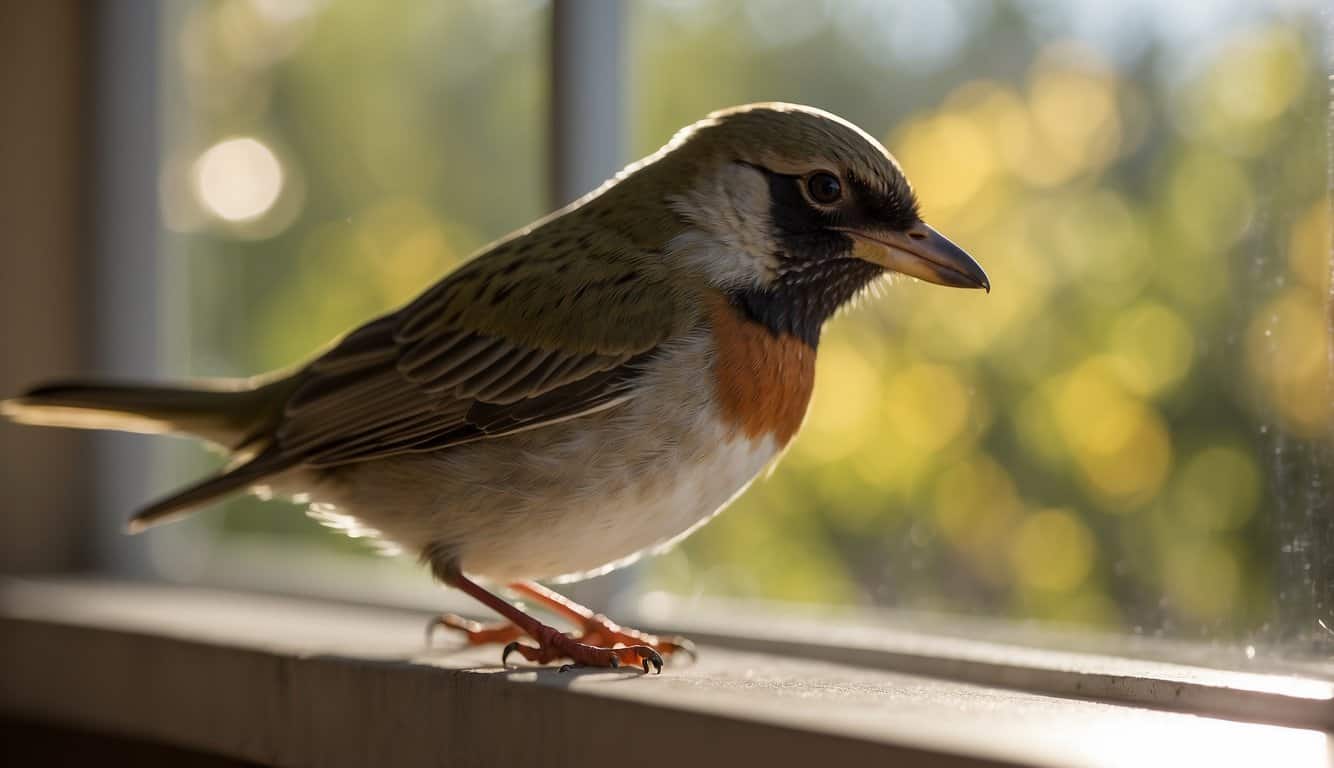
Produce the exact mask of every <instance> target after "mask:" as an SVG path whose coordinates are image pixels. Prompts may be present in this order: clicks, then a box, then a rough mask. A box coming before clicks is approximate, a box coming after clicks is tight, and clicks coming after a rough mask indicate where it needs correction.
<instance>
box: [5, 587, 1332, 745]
mask: <svg viewBox="0 0 1334 768" xmlns="http://www.w3.org/2000/svg"><path fill="white" fill-rule="evenodd" d="M425 618H426V617H425V616H424V615H423V614H421V613H418V612H415V611H407V610H395V609H385V608H369V607H363V606H349V605H345V604H338V603H331V602H324V601H317V600H309V599H299V598H290V597H276V596H265V595H256V594H252V593H243V592H226V591H215V590H202V589H194V588H185V587H175V586H168V585H156V584H154V585H144V584H126V583H115V582H106V581H73V580H41V581H33V580H22V581H20V580H7V581H0V637H3V638H4V641H3V651H4V652H3V653H2V654H0V711H2V712H3V714H4V715H5V716H6V717H10V718H18V719H22V720H26V721H41V722H45V723H50V724H55V725H58V726H60V727H62V728H69V729H77V730H80V731H89V732H96V733H105V734H111V735H115V736H120V737H128V738H133V739H137V740H142V741H145V742H151V743H159V744H163V745H169V746H172V747H178V748H185V749H189V750H193V751H196V752H199V753H207V754H214V755H220V756H224V757H227V758H231V759H234V760H244V761H252V762H255V763H261V764H265V765H280V766H305V765H321V766H325V765H327V766H361V765H395V766H400V765H401V766H407V765H446V764H448V765H506V766H510V765H560V764H579V765H596V764H599V763H606V762H614V763H618V764H621V765H635V766H654V765H664V766H665V765H672V766H678V767H679V766H681V765H688V764H690V763H692V762H693V763H695V764H705V765H710V764H721V763H722V762H723V761H725V760H726V761H736V760H746V761H753V763H754V764H774V765H779V764H792V763H798V762H814V761H817V760H818V761H821V762H824V763H827V764H841V762H842V761H865V762H858V763H852V762H849V763H848V764H868V765H869V764H887V763H888V762H889V761H899V762H898V763H897V764H907V765H1137V766H1138V765H1156V764H1170V765H1199V764H1212V765H1260V764H1266V765H1285V766H1304V765H1327V764H1329V762H1330V760H1331V755H1332V754H1334V751H1332V748H1331V744H1332V743H1334V742H1332V741H1331V738H1330V736H1329V731H1330V729H1331V726H1332V725H1334V708H1332V706H1334V705H1332V701H1334V700H1332V699H1331V692H1330V685H1329V683H1328V682H1326V681H1322V680H1318V679H1301V678H1297V677H1293V676H1272V675H1254V674H1251V675H1246V674H1244V673H1230V672H1218V671H1212V672H1211V671H1207V670H1196V672H1195V673H1191V672H1189V670H1188V669H1186V668H1184V667H1182V668H1178V667H1177V666H1176V665H1162V664H1154V663H1148V662H1135V661H1132V660H1121V661H1120V662H1119V663H1120V665H1121V666H1119V667H1116V668H1115V669H1112V670H1109V669H1101V670H1090V671H1085V670H1081V669H1071V668H1069V667H1070V666H1071V665H1072V664H1080V665H1082V664H1086V663H1093V662H1091V661H1090V659H1092V658H1094V657H1092V656H1078V655H1073V656H1072V655H1069V654H1067V655H1064V656H1063V655H1061V654H1060V653H1058V652H1049V651H1042V650H1035V649H1023V650H1022V652H1019V651H1016V655H1014V656H1013V658H1011V659H1010V660H1009V661H1006V662H1003V663H1002V662H1000V661H997V660H996V659H988V658H985V654H983V657H981V658H979V657H978V655H977V654H978V653H979V651H978V650H977V649H976V648H974V649H973V650H972V651H966V649H965V651H962V652H961V651H960V649H959V647H958V646H957V643H955V647H953V648H951V644H950V641H947V640H943V641H942V642H941V644H940V649H941V651H942V653H941V654H940V655H939V656H935V657H933V656H932V655H931V654H930V653H926V652H921V653H913V654H907V655H906V656H905V655H904V654H902V653H900V654H899V656H897V657H896V656H894V655H893V649H892V648H890V649H886V648H883V647H882V648H879V649H877V648H876V647H875V643H874V642H872V643H869V645H868V643H865V642H861V643H860V645H858V642H856V641H855V638H853V640H854V642H853V644H852V646H850V648H851V652H850V653H849V654H848V655H845V656H844V657H842V658H841V659H840V660H838V661H833V660H828V659H820V658H811V654H810V653H808V652H807V651H808V650H809V648H810V647H812V643H810V642H807V641H806V640H804V639H802V638H801V637H797V636H786V637H785V636H784V635H783V633H784V632H788V631H789V630H786V629H781V628H780V630H779V633H780V634H779V636H778V637H775V638H773V639H771V640H769V641H768V642H769V645H768V646H767V647H763V648H761V650H740V649H739V648H742V647H746V646H747V645H748V643H747V642H742V641H738V642H735V643H733V642H726V643H724V644H722V645H720V644H717V643H706V644H705V645H704V647H702V649H701V658H700V660H699V662H698V663H697V664H694V665H691V664H679V663H678V664H672V665H669V666H668V667H667V669H666V670H665V672H664V674H662V675H660V676H659V675H652V676H642V675H640V674H638V673H637V672H631V671H593V670H575V671H572V672H567V673H563V674H562V673H559V672H557V671H556V670H555V669H535V668H528V667H523V668H511V669H508V670H504V669H500V668H499V667H498V666H497V665H496V662H497V660H498V652H497V650H496V649H494V648H486V649H463V650H452V651H451V650H445V649H440V648H438V649H434V650H428V649H426V648H425V647H424V644H423V639H422V638H423V634H422V633H423V627H424V625H425ZM723 639H724V640H726V638H723ZM725 646H732V647H725ZM752 647H759V646H752ZM790 653H792V654H796V653H799V654H801V655H800V656H797V655H789V654H790ZM961 653H962V655H963V656H967V655H968V653H972V654H973V658H972V660H971V661H970V662H967V663H968V664H972V665H973V666H972V667H968V668H965V667H961V666H959V665H960V664H963V663H964V662H961V661H960V658H961V656H960V654H961ZM830 656H831V658H832V652H831V654H830ZM931 658H936V659H937V661H936V662H935V664H936V667H937V668H935V669H934V670H933V669H931V668H930V665H929V664H928V665H926V666H925V667H918V666H915V665H919V664H920V663H921V660H922V659H928V660H929V659H931ZM886 659H889V662H888V663H886V661H885V660H886ZM896 659H897V660H896ZM951 659H953V660H951ZM1044 659H1046V660H1047V661H1049V662H1051V663H1049V664H1047V665H1046V667H1047V668H1048V670H1053V669H1062V668H1064V669H1065V675H1064V677H1063V678H1062V680H1063V682H1061V684H1060V685H1059V686H1056V685H1054V684H1053V685H1052V687H1054V688H1056V689H1057V692H1059V693H1068V694H1069V695H1070V696H1076V695H1077V696H1087V697H1090V698H1071V697H1068V696H1052V695H1044V694H1040V693H1032V692H1022V691H1018V690H1014V688H1015V687H1027V683H1025V684H1024V685H1019V684H1018V683H1020V682H1024V681H1020V680H1011V679H1008V678H1007V677H1006V676H1007V675H1008V676H1010V677H1014V676H1016V675H1019V672H1018V671H1022V670H1030V671H1031V670H1032V669H1034V668H1038V669H1041V668H1042V667H1043V664H1042V662H1043V661H1044ZM977 665H981V667H978V666H977ZM908 667H912V668H914V669H916V672H905V671H901V669H902V668H908ZM979 668H980V669H982V670H983V674H981V676H980V679H982V680H984V681H985V682H986V683H988V684H979V683H978V682H961V681H960V680H961V678H975V677H977V676H978V669H979ZM1169 668H1170V669H1169ZM1007 669H1008V670H1009V671H1008V672H1007V671H1005V670H1007ZM985 670H991V672H986V671H985ZM1016 670H1018V671H1016ZM1183 670H1185V671H1183ZM1140 671H1142V674H1140ZM989 674H990V675H992V676H993V677H994V679H989V678H988V675H989ZM1192 675H1193V676H1192ZM1081 676H1083V677H1084V679H1086V680H1087V681H1088V683H1089V684H1090V685H1091V686H1092V687H1091V688H1080V689H1073V688H1072V689H1070V690H1069V691H1065V690H1063V689H1062V687H1068V686H1069V685H1072V683H1070V682H1068V681H1071V680H1077V679H1079V678H1080V677H1081ZM1033 679H1038V680H1041V679H1043V675H1038V676H1037V677H1036V678H1033ZM1046 679H1048V682H1049V683H1050V682H1051V680H1053V679H1054V677H1053V673H1051V672H1050V671H1049V672H1047V673H1046ZM1172 679H1175V681H1176V682H1175V685H1176V690H1178V691H1180V693H1178V694H1177V695H1176V698H1177V699H1178V700H1180V701H1181V703H1182V707H1181V708H1182V709H1183V710H1184V711H1170V710H1172V709H1176V707H1173V706H1171V702H1170V701H1163V700H1159V699H1160V698H1161V697H1162V696H1163V695H1165V694H1166V693H1167V692H1168V690H1169V689H1167V688H1163V687H1162V686H1164V685H1166V683H1165V682H1164V681H1165V680H1172ZM1001 685H1004V686H1007V687H999V686H1001ZM1039 687H1040V686H1039ZM1150 690H1151V691H1152V696H1151V697H1150V698H1149V700H1147V701H1145V702H1143V703H1147V704H1149V705H1151V706H1141V705H1140V704H1133V705H1132V704H1128V703H1124V702H1126V701H1127V700H1133V699H1134V697H1135V696H1147V695H1148V694H1146V691H1150ZM1117 691H1132V692H1133V691H1138V693H1134V694H1133V695H1132V694H1126V695H1120V696H1118V695H1116V692H1117ZM1109 692H1110V693H1109ZM1090 699H1112V700H1120V701H1121V702H1123V703H1113V701H1106V700H1090ZM1220 701H1230V702H1233V703H1231V704H1228V705H1226V706H1225V707H1224V710H1225V711H1221V712H1219V714H1223V715H1226V716H1227V717H1228V718H1230V719H1223V718H1219V717H1205V716H1200V715H1197V714H1190V713H1189V712H1191V711H1194V710H1196V709H1198V708H1201V707H1202V708H1203V709H1206V710H1208V709H1210V708H1211V707H1212V708H1214V709H1218V708H1219V707H1220V706H1223V705H1220V704H1219V703H1218V702H1220ZM1237 702H1244V703H1243V704H1238V703H1237ZM1228 707H1230V708H1231V709H1230V710H1229V709H1227V708H1228ZM1251 714H1253V715H1255V717H1251V716H1250V715H1251ZM1247 720H1265V721H1269V722H1270V723H1272V722H1274V721H1279V722H1289V723H1291V724H1290V725H1273V724H1262V723H1259V722H1246V721H1247ZM1296 726H1302V727H1296Z"/></svg>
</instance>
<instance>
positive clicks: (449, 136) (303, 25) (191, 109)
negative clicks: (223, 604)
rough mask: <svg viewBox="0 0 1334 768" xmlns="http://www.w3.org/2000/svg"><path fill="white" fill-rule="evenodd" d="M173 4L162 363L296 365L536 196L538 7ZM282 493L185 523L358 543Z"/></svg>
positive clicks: (538, 204)
mask: <svg viewBox="0 0 1334 768" xmlns="http://www.w3.org/2000/svg"><path fill="white" fill-rule="evenodd" d="M165 7H166V9H167V11H168V12H169V13H172V12H174V13H176V14H178V16H177V17H176V18H175V19H174V23H171V24H169V25H168V26H169V29H171V30H172V37H171V40H170V42H169V47H168V49H167V60H168V63H167V70H168V72H170V73H171V76H170V77H171V82H169V84H168V105H167V106H168V115H169V118H170V120H169V123H170V130H169V133H170V135H171V137H172V140H171V144H170V146H169V148H168V159H167V168H166V173H165V178H164V205H165V209H166V210H165V214H166V218H167V223H168V226H169V227H170V228H171V229H172V230H173V231H174V232H177V233H179V236H178V237H175V238H173V240H172V242H170V243H169V245H168V249H167V261H168V262H169V265H170V266H171V267H172V268H174V269H175V270H176V271H177V272H178V273H179V274H178V276H177V285H178V290H176V291H175V292H174V295H175V296H178V297H180V298H174V299H173V301H176V302H177V303H178V306H175V307H173V310H174V312H173V318H174V322H175V323H176V324H177V325H176V327H177V328H180V329H182V330H177V331H173V332H171V333H169V334H168V335H169V336H170V337H171V339H172V344H173V349H174V351H175V352H176V355H177V358H178V360H177V361H176V363H175V364H174V365H173V369H174V370H176V371H184V372H187V373H188V374H190V375H197V376H237V375H240V376H246V375H251V374H254V373H256V372H262V371H270V370H274V369H276V368H281V367H284V366H288V365H292V364H294V363H297V362H299V361H302V360H304V359H305V358H306V357H307V356H309V354H310V353H311V352H312V351H313V350H316V349H319V348H320V347H322V346H323V345H325V344H326V343H328V342H329V340H330V339H332V338H334V337H335V336H337V335H339V334H341V333H344V332H346V331H347V330H349V329H351V328H353V327H355V326H356V325H358V324H360V323H361V322H363V321H365V320H368V319H370V318H372V317H374V316H375V315H376V314H378V313H380V312H383V311H386V310H388V309H391V308H393V307H395V306H397V305H399V304H401V303H403V302H405V301H406V300H407V299H409V298H411V297H412V296H414V295H415V294H416V293H418V292H419V291H421V290H422V289H423V288H424V287H426V286H427V285H429V284H431V283H432V282H434V281H435V280H436V279H437V278H438V277H439V276H440V275H442V274H444V273H445V272H447V271H448V270H450V269H452V268H453V267H455V266H457V265H458V264H459V263H461V261H462V260H463V259H464V258H465V257H467V256H468V255H469V254H470V253H471V252H472V251H473V250H475V249H476V248H478V247H479V246H481V245H482V244H484V243H486V242H489V241H490V240H492V239H494V238H496V237H498V236H500V235H502V234H504V233H505V232H507V231H509V230H511V229H514V228H516V227H519V226H522V225H523V224H526V223H527V222H529V221H531V220H532V219H533V218H535V217H536V216H538V215H540V214H541V213H542V212H543V211H544V207H543V206H544V200H543V196H544V190H545V187H544V185H543V184H544V182H543V178H544V176H543V156H542V153H543V148H544V146H545V145H544V141H545V131H546V128H545V119H544V117H543V116H544V115H545V114H546V75H545V45H544V42H545V39H546V12H545V10H544V9H543V8H542V7H541V6H539V5H535V4H533V3H531V2H527V1H526V0H512V1H511V2H481V1H480V0H479V1H478V2H450V3H415V2H409V3H387V4H386V3H368V2H351V1H346V2H345V1H343V0H330V1H329V2H323V1H322V0H219V1H217V2H203V3H196V4H192V5H188V6H173V5H170V4H168V5H167V6H165ZM183 331H186V332H183ZM196 458H197V459H198V461H196V462H195V466H193V467H190V468H188V469H183V470H182V471H181V472H180V474H181V475H182V476H186V477H189V476H197V475H198V474H199V472H200V471H202V469H203V466H202V464H203V462H204V461H206V459H204V458H202V457H196ZM275 504H277V502H274V503H273V504H265V503H263V502H260V501H259V500H257V499H254V498H250V497H245V498H237V499H234V500H232V501H229V502H227V503H226V504H225V505H224V508H225V513H224V514H221V515H218V514H209V515H200V516H198V517H199V520H198V521H197V522H196V523H195V524H196V525H203V526H209V527H212V526H217V527H218V528H219V529H220V530H221V531H223V532H225V533H228V534H233V535H234V536H233V538H234V537H235V536H240V535H248V534H272V535H282V536H289V537H295V539H294V540H293V541H292V542H291V543H297V542H300V543H307V542H309V543H315V544H318V545H320V546H330V547H338V548H341V549H344V550H346V551H349V552H355V553H367V552H369V551H370V550H369V548H367V547H366V546H364V545H363V544H360V543H356V542H350V541H349V540H348V539H346V538H344V537H342V536H336V535H331V534H328V533H326V532H324V531H322V529H321V528H320V527H319V525H318V524H316V523H315V522H314V521H312V520H310V519H308V518H307V517H306V516H305V515H303V514H300V513H299V512H298V511H297V510H296V508H295V507H293V508H291V509H281V508H276V507H275V506H274V505H275ZM162 549H163V552H162V555H163V556H164V557H165V558H169V559H171V558H175V557H176V556H174V555H173V554H172V553H171V552H169V551H166V550H168V549H169V548H168V547H163V548H162Z"/></svg>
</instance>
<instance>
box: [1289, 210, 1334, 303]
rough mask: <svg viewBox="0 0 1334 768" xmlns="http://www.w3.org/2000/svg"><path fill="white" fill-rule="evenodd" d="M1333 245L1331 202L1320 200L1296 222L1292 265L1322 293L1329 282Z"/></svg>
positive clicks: (1293, 270)
mask: <svg viewBox="0 0 1334 768" xmlns="http://www.w3.org/2000/svg"><path fill="white" fill-rule="evenodd" d="M1330 246H1331V243H1330V221H1329V203H1328V202H1326V201H1325V200H1319V201H1317V202H1314V203H1312V204H1311V207H1310V208H1307V209H1306V212H1305V213H1303V214H1302V215H1301V217H1299V218H1298V219H1297V221H1296V222H1295V223H1294V224H1293V225H1292V233H1291V235H1290V236H1289V238H1288V269H1290V270H1292V273H1293V274H1294V275H1296V276H1297V279H1298V280H1301V281H1302V283H1304V284H1305V285H1307V286H1308V287H1310V288H1314V289H1315V290H1316V291H1318V292H1320V293H1321V294H1322V295H1323V294H1324V292H1325V291H1326V290H1327V288H1328V286H1329V272H1330Z"/></svg>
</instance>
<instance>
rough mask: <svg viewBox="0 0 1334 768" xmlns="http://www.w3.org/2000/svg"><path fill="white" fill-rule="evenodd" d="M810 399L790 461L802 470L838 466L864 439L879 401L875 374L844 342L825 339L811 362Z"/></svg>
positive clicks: (858, 354)
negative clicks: (813, 373)
mask: <svg viewBox="0 0 1334 768" xmlns="http://www.w3.org/2000/svg"><path fill="white" fill-rule="evenodd" d="M816 365H817V368H816V376H815V380H816V382H818V386H816V387H815V394H814V397H813V398H812V402H811V407H810V413H809V414H808V415H807V417H806V422H805V424H804V425H803V427H802V438H801V439H799V440H798V441H797V442H796V444H795V445H794V446H793V451H792V458H793V459H795V460H796V463H802V464H806V465H808V466H809V465H818V464H825V463H828V462H831V461H838V460H839V459H842V458H845V457H847V456H849V455H850V454H854V453H856V452H857V451H858V450H860V449H861V446H862V445H863V444H864V443H865V442H866V441H867V439H868V438H869V436H870V431H871V430H870V429H868V427H869V426H870V424H871V423H872V422H873V421H874V419H875V418H876V416H877V415H878V410H879V409H878V404H879V402H880V399H881V393H880V381H879V376H878V374H877V372H876V370H875V369H874V368H873V367H872V366H871V364H870V363H868V362H867V359H866V357H865V356H864V355H862V354H860V353H859V352H858V351H857V350H855V349H852V348H851V347H850V346H849V345H848V344H847V343H846V342H845V341H844V340H842V339H840V338H838V337H831V338H830V339H829V340H828V341H827V342H826V343H824V344H822V345H821V349H820V357H819V359H818V362H817V363H816Z"/></svg>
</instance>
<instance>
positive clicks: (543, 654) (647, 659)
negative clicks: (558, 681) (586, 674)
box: [500, 624, 662, 674]
mask: <svg viewBox="0 0 1334 768" xmlns="http://www.w3.org/2000/svg"><path fill="white" fill-rule="evenodd" d="M525 634H530V633H525ZM531 634H534V635H535V637H534V639H535V640H537V643H538V645H537V647H536V648H534V647H533V646H531V645H524V644H523V643H520V642H519V641H518V640H514V641H512V642H511V643H510V644H509V645H506V646H505V650H504V651H503V652H502V653H501V656H500V663H501V664H502V665H503V664H505V663H506V661H507V660H508V659H509V655H510V654H511V653H517V654H519V655H520V656H522V657H524V658H525V659H527V660H528V661H531V662H535V663H537V664H549V663H551V662H553V661H556V660H558V659H569V660H570V661H572V662H574V663H573V664H566V665H565V666H562V667H561V671H562V672H564V671H565V670H567V669H570V668H571V667H604V668H609V669H616V668H618V667H622V666H638V667H642V668H643V670H644V673H645V674H647V673H648V670H649V667H650V666H652V667H653V669H654V671H656V672H659V673H661V672H662V654H660V653H658V651H656V650H654V649H653V648H650V647H649V646H647V645H623V646H616V647H611V646H602V645H594V644H591V643H585V642H581V641H580V640H576V639H575V638H573V637H570V636H569V635H567V634H565V633H563V632H561V631H559V630H556V629H554V628H552V627H548V626H547V625H545V624H542V625H540V626H539V628H538V631H537V632H535V633H531Z"/></svg>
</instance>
